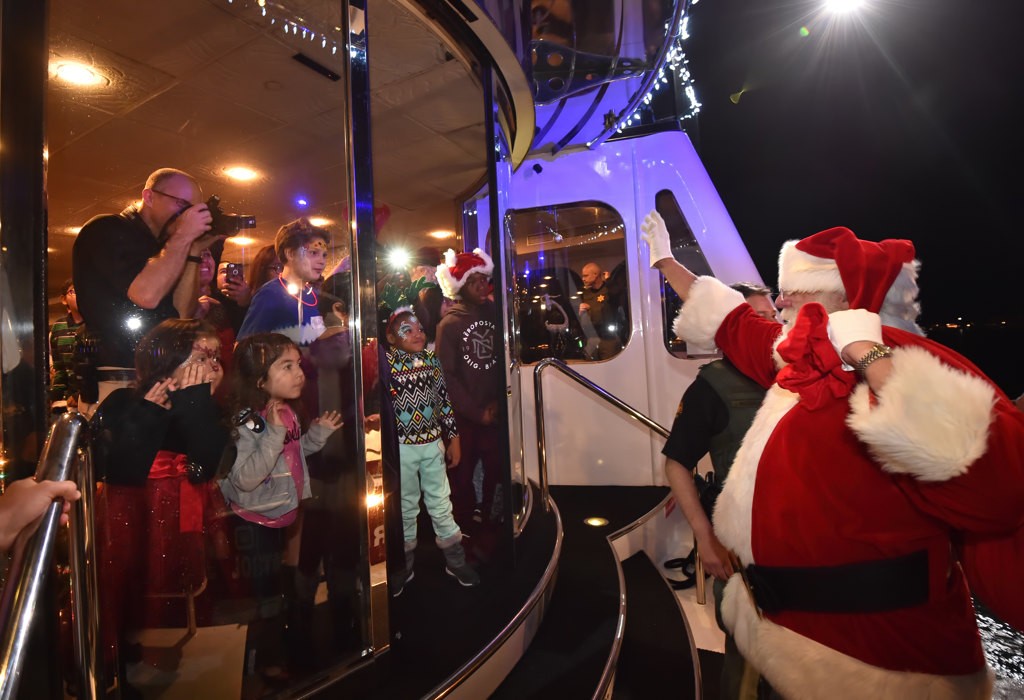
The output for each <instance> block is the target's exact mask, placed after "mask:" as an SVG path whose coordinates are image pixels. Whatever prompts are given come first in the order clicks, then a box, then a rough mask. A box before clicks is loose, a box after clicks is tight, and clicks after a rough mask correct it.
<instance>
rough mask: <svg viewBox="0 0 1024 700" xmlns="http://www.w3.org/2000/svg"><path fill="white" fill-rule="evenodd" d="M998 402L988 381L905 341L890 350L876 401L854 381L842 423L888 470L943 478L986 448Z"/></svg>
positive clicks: (928, 478)
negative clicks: (887, 368) (886, 372)
mask: <svg viewBox="0 0 1024 700" xmlns="http://www.w3.org/2000/svg"><path fill="white" fill-rule="evenodd" d="M995 401H996V394H995V391H994V390H993V388H992V387H991V386H990V385H989V384H988V382H986V381H984V380H983V379H981V378H979V377H977V376H974V375H971V374H967V373H966V372H962V371H960V370H957V369H953V368H952V367H949V366H948V365H945V364H943V363H942V362H941V361H940V360H939V359H938V358H937V357H935V356H934V355H932V354H931V353H929V352H928V351H927V350H924V349H923V348H918V347H912V346H908V347H902V348H896V349H895V350H894V351H893V356H892V372H891V373H890V375H889V377H888V379H887V380H886V383H885V386H883V387H882V390H881V391H880V392H879V393H878V403H877V404H876V405H874V406H872V405H871V392H870V391H869V390H868V387H867V385H865V384H861V385H860V386H859V387H857V390H856V391H855V392H854V394H853V395H852V396H851V397H850V408H851V412H850V415H849V417H848V418H847V421H846V422H847V425H849V426H850V429H851V430H853V432H854V433H855V434H856V435H857V437H858V438H859V439H860V440H861V441H862V442H863V443H864V444H865V445H867V447H868V450H869V451H870V452H871V455H872V456H873V457H874V458H875V459H876V460H877V461H878V462H879V464H881V466H882V468H883V469H885V470H886V471H888V472H891V473H896V474H911V475H913V476H916V477H917V478H919V479H921V480H923V481H945V480H947V479H952V478H953V477H955V476H958V475H960V474H964V473H965V472H966V471H967V469H968V467H969V466H970V465H971V464H972V463H973V462H974V461H975V460H977V459H978V458H979V457H981V456H982V455H983V454H984V453H985V450H986V448H987V445H988V430H989V425H990V424H991V423H992V420H993V418H994V414H993V412H992V407H993V405H994V404H995Z"/></svg>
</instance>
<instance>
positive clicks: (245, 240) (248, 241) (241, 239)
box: [224, 236, 256, 248]
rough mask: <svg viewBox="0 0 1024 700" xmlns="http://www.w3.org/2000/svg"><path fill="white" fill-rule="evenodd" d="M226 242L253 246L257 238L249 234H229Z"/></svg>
mask: <svg viewBox="0 0 1024 700" xmlns="http://www.w3.org/2000/svg"><path fill="white" fill-rule="evenodd" d="M224 242H225V243H233V244H235V245H237V246H242V247H243V248H244V247H246V246H251V245H252V244H253V243H255V242H256V239H255V238H249V237H248V236H229V237H228V238H225V239H224Z"/></svg>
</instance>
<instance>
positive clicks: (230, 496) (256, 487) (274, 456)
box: [220, 423, 333, 520]
mask: <svg viewBox="0 0 1024 700" xmlns="http://www.w3.org/2000/svg"><path fill="white" fill-rule="evenodd" d="M331 432H333V431H331V430H329V429H328V428H324V427H323V426H321V425H318V424H314V425H312V426H310V428H309V430H308V431H307V432H306V434H305V435H303V436H302V438H301V439H300V440H299V446H300V447H301V448H302V449H301V455H302V497H301V498H302V499H305V498H309V497H310V495H311V494H310V490H309V468H308V467H307V466H306V455H309V454H313V453H314V452H319V451H320V449H321V448H322V447H323V446H324V443H325V442H327V438H328V437H329V436H330V434H331ZM286 433H287V431H286V430H285V428H284V427H283V426H279V425H270V424H269V423H268V424H267V426H266V429H265V430H263V432H260V433H257V432H254V431H252V430H250V429H249V428H247V427H244V426H243V427H240V428H239V430H238V443H237V447H238V456H237V457H236V458H235V463H234V465H233V466H232V467H231V472H230V473H229V474H228V475H227V477H226V478H225V479H223V480H222V481H221V482H220V490H221V493H223V494H224V498H225V499H227V501H228V502H229V503H234V504H236V505H237V506H238V507H240V508H241V509H243V510H247V511H249V512H251V513H258V514H260V515H262V516H264V517H265V518H269V519H271V520H274V519H276V518H280V517H281V516H282V515H284V514H286V513H289V512H291V511H293V510H295V509H296V508H298V507H299V501H300V500H301V499H300V497H299V495H298V493H296V491H295V480H294V479H292V473H291V470H290V469H289V468H288V462H287V460H285V458H284V438H285V435H286Z"/></svg>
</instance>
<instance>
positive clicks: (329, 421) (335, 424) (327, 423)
mask: <svg viewBox="0 0 1024 700" xmlns="http://www.w3.org/2000/svg"><path fill="white" fill-rule="evenodd" d="M342 422H343V421H342V420H341V414H340V413H338V412H337V411H324V414H323V415H322V416H320V417H319V418H317V419H315V420H314V421H313V425H319V426H320V427H321V428H326V429H327V430H329V431H331V432H332V433H333V432H334V431H335V430H337V429H338V428H340V427H341V426H342Z"/></svg>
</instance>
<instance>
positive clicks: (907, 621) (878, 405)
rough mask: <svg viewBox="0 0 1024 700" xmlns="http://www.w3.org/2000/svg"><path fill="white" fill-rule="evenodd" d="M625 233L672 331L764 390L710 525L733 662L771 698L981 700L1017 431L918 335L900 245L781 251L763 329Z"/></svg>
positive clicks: (656, 221) (737, 303) (1021, 517)
mask: <svg viewBox="0 0 1024 700" xmlns="http://www.w3.org/2000/svg"><path fill="white" fill-rule="evenodd" d="M642 228H643V231H644V234H643V237H644V239H645V240H647V242H648V244H649V245H650V249H651V261H652V267H656V268H657V269H659V270H660V271H661V272H662V273H663V274H664V275H665V277H666V279H667V280H668V281H669V283H670V284H671V285H672V286H673V288H675V289H676V291H677V292H679V294H680V296H681V297H682V298H683V299H684V301H685V304H684V306H683V309H682V311H681V312H680V315H679V318H677V320H676V324H675V329H676V332H677V334H679V335H680V336H681V337H683V338H684V339H685V340H686V341H687V342H694V343H697V344H699V345H705V346H707V345H709V344H711V343H714V344H716V345H717V346H718V347H719V348H721V350H722V352H723V353H724V354H725V356H726V357H728V358H729V360H730V361H731V362H732V363H733V364H734V365H735V366H736V367H737V368H739V369H740V370H741V371H742V372H744V373H745V374H747V375H748V376H750V377H751V378H753V379H755V380H756V381H758V382H760V383H761V384H763V385H764V386H765V387H767V388H768V393H767V395H766V398H765V401H764V404H763V405H762V406H761V408H760V410H759V412H758V414H757V417H756V418H755V420H754V423H753V425H752V426H751V428H750V431H749V432H748V433H747V435H746V437H745V438H744V440H743V444H742V446H741V448H740V450H739V452H738V454H737V456H736V461H735V462H734V463H733V466H732V470H731V471H730V474H729V479H728V481H727V482H726V486H725V489H724V491H723V492H722V495H721V496H720V498H719V500H718V503H717V506H716V509H715V513H714V527H715V533H716V535H717V536H718V538H719V539H720V540H721V541H722V543H723V544H725V546H726V547H728V548H729V549H731V550H732V551H733V552H734V553H735V555H736V557H737V558H738V562H737V565H736V567H735V568H736V573H735V574H733V575H732V576H731V577H730V579H729V582H728V585H727V587H726V590H725V595H724V599H723V602H722V614H723V618H724V620H725V623H726V625H727V626H728V627H729V628H730V630H731V631H732V633H733V635H734V636H735V638H736V643H737V645H738V647H739V649H740V651H741V652H742V653H743V655H744V656H745V657H746V658H747V659H748V660H749V661H750V662H751V663H752V664H753V665H754V666H756V667H757V668H758V670H760V671H761V673H762V674H763V675H764V676H765V678H766V679H767V680H768V681H769V682H770V683H771V685H772V687H773V688H775V689H776V690H777V691H778V692H779V693H781V694H782V695H783V696H784V697H787V698H829V699H830V700H834V699H835V698H898V699H899V700H909V699H910V698H950V699H952V698H987V697H990V695H991V691H992V681H991V674H990V671H989V669H988V668H987V666H986V664H985V658H984V655H983V653H982V648H981V641H980V637H979V634H978V629H977V625H976V623H975V617H974V608H973V606H972V603H971V593H972V592H973V593H974V594H975V595H977V596H978V597H979V598H980V599H981V600H983V601H984V602H985V603H986V604H987V605H989V606H990V607H991V608H992V609H993V610H994V611H995V612H996V614H997V615H999V616H1000V617H1002V618H1003V619H1004V620H1006V621H1007V622H1009V623H1010V624H1012V625H1014V626H1015V627H1017V628H1018V629H1024V415H1022V414H1021V412H1020V411H1018V410H1017V409H1016V408H1015V407H1014V406H1013V404H1012V403H1011V402H1010V401H1009V399H1008V398H1007V397H1006V396H1005V395H1004V394H1003V393H1002V392H1001V391H1000V390H999V389H998V388H997V387H996V386H995V385H994V384H993V383H992V382H991V381H990V380H989V379H988V378H987V377H985V375H984V374H982V373H981V371H980V370H978V369H977V368H976V367H975V366H974V365H973V364H971V363H970V362H969V361H968V360H966V359H965V358H963V357H961V356H960V355H958V354H956V353H954V352H953V351H951V350H949V349H948V348H945V347H943V346H941V345H939V344H937V343H934V342H932V341H930V340H928V339H926V338H924V337H923V336H922V335H920V331H919V329H918V328H917V326H916V325H915V324H914V322H913V318H914V317H915V316H916V314H917V311H918V307H917V304H916V295H917V284H916V275H917V262H916V261H915V260H914V248H913V245H912V244H911V243H910V242H909V241H904V240H885V241H881V242H878V243H874V242H870V241H863V240H860V239H858V238H857V237H856V236H855V235H854V234H853V232H852V231H850V230H849V229H845V228H836V229H830V230H828V231H823V232H821V233H818V234H815V235H814V236H811V237H809V238H805V239H803V240H801V241H796V242H793V241H791V242H789V243H787V244H786V245H785V246H784V247H783V250H782V253H781V255H780V258H779V288H780V290H781V294H780V298H779V302H778V303H779V306H780V308H781V311H782V316H783V318H784V320H786V321H787V323H786V325H785V327H784V328H783V329H781V330H780V328H779V326H778V325H776V324H774V323H771V322H768V321H765V320H764V319H761V318H759V317H758V316H757V315H756V314H755V313H754V312H753V311H752V310H751V309H750V307H749V306H748V305H747V304H744V303H743V298H742V296H741V295H740V294H738V293H737V292H734V291H733V290H731V289H730V288H729V287H727V286H725V285H724V284H722V283H721V282H719V281H718V280H715V279H713V278H709V277H695V276H694V275H693V274H692V273H690V271H689V270H687V269H686V268H685V267H683V266H682V265H680V264H679V263H678V262H676V261H675V260H674V259H673V258H672V252H671V247H670V243H669V238H668V232H667V231H666V229H665V225H664V222H663V221H662V220H661V217H660V216H658V214H657V213H656V212H652V213H651V214H650V215H648V217H647V218H646V219H645V221H644V225H643V227H642Z"/></svg>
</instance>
